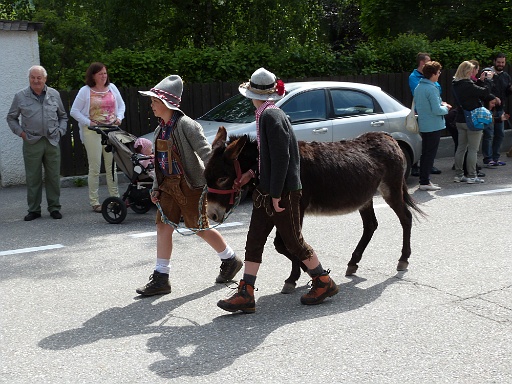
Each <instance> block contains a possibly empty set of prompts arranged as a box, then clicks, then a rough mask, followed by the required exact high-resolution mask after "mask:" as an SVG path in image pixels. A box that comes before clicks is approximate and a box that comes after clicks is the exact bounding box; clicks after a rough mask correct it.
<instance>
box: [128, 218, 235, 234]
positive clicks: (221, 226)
mask: <svg viewBox="0 0 512 384" xmlns="http://www.w3.org/2000/svg"><path fill="white" fill-rule="evenodd" d="M240 225H243V223H241V222H239V221H235V222H233V223H224V224H221V225H218V226H216V227H215V228H227V227H238V226H240ZM178 229H179V231H180V232H182V233H189V232H192V231H191V230H190V229H186V228H178ZM150 236H156V231H153V232H142V233H134V234H133V235H130V237H133V238H140V237H150Z"/></svg>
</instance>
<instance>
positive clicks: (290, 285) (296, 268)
mask: <svg viewBox="0 0 512 384" xmlns="http://www.w3.org/2000/svg"><path fill="white" fill-rule="evenodd" d="M274 247H275V248H276V251H277V252H279V253H280V254H282V255H284V256H286V258H287V259H288V260H290V261H291V262H292V270H291V272H290V276H289V277H288V278H287V279H286V280H285V281H284V286H283V289H282V290H281V293H292V292H293V291H294V290H295V286H296V285H297V280H299V277H300V274H301V272H300V270H301V268H302V270H303V271H304V272H306V271H307V270H308V268H307V267H306V265H305V264H304V263H303V262H302V261H300V260H299V258H298V257H296V256H295V255H292V254H291V253H290V252H289V251H288V248H286V246H285V245H284V242H283V238H282V237H281V234H280V233H279V231H276V237H275V239H274Z"/></svg>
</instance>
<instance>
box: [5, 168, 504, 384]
mask: <svg viewBox="0 0 512 384" xmlns="http://www.w3.org/2000/svg"><path fill="white" fill-rule="evenodd" d="M451 165H452V159H448V158H446V159H438V160H436V166H437V167H438V168H440V169H441V170H442V171H443V174H441V175H438V176H433V177H432V179H433V181H434V182H436V183H439V184H440V185H441V186H442V187H443V189H442V190H440V191H438V192H423V191H418V190H417V179H415V178H410V180H409V186H410V192H411V193H412V195H413V197H414V198H415V199H416V200H417V201H418V202H419V204H420V207H421V208H422V209H423V210H424V211H425V212H426V213H427V214H428V217H427V218H424V219H422V218H419V219H418V221H416V223H415V225H414V227H413V234H412V250H413V252H412V256H411V258H410V266H409V269H408V270H407V271H405V272H397V271H396V263H397V260H398V257H399V255H400V248H401V227H400V225H399V222H398V220H397V218H396V216H395V215H394V214H393V212H392V211H391V209H390V208H388V207H387V206H386V205H385V204H383V201H382V199H381V198H380V197H376V198H375V206H376V214H377V218H378V220H379V228H378V230H377V232H376V233H375V236H374V238H373V240H372V242H371V243H370V245H369V246H368V249H367V250H366V252H365V256H364V258H363V260H362V262H361V264H360V268H359V271H358V273H357V276H355V277H351V278H348V277H345V275H344V273H345V268H346V263H347V262H348V260H349V258H350V254H351V252H352V249H353V248H354V247H355V245H356V243H357V241H358V239H359V236H360V234H361V231H362V226H361V221H360V218H359V215H358V214H357V213H352V214H349V215H345V216H307V217H306V219H305V222H304V236H305V238H306V240H307V241H308V242H309V243H310V244H311V245H313V247H314V248H315V249H316V251H317V252H318V254H319V256H320V258H321V260H322V264H323V265H324V267H326V268H329V269H331V271H332V272H331V276H332V277H333V278H334V280H335V281H336V282H337V283H338V284H339V287H340V292H339V294H338V295H337V296H335V297H333V298H331V299H328V300H326V302H325V303H324V304H322V305H319V306H313V307H306V306H302V305H301V304H300V302H299V297H300V295H301V294H303V293H304V292H306V291H307V289H308V288H307V283H308V278H307V277H306V276H304V275H303V276H302V277H301V279H300V281H299V284H298V288H297V290H296V292H295V293H293V294H291V295H283V294H281V293H280V290H281V287H282V284H283V281H284V279H285V278H286V277H287V275H288V272H289V262H288V261H287V260H286V259H285V258H284V257H282V256H281V255H279V254H277V253H276V252H275V251H274V250H273V248H272V241H271V240H272V239H269V241H268V244H267V248H266V251H265V255H264V263H263V264H262V266H261V269H260V273H259V276H258V280H257V284H256V286H257V288H258V291H257V292H256V297H257V308H256V313H255V314H251V315H243V314H228V313H227V312H224V311H222V310H220V309H219V308H217V306H216V302H217V301H218V300H219V299H221V298H224V297H227V296H228V295H230V294H231V293H232V292H233V291H232V290H231V289H230V288H229V287H226V286H225V285H222V284H221V285H218V284H217V285H216V284H215V283H214V280H215V277H216V275H217V273H218V267H219V265H220V262H219V260H218V257H217V256H216V255H215V254H214V252H213V251H212V250H211V249H210V248H209V247H208V246H207V245H206V244H205V243H203V242H202V241H201V240H200V239H198V238H195V237H194V236H181V235H176V236H175V242H174V255H173V260H172V271H171V283H172V289H173V292H172V293H171V294H169V295H166V296H162V297H153V298H145V299H140V298H139V297H137V295H136V294H135V288H136V287H138V286H140V285H143V284H145V283H146V282H147V278H148V276H149V275H150V274H151V272H152V269H153V266H154V261H155V232H154V224H153V217H154V211H151V212H149V213H146V214H142V215H141V214H136V213H134V212H129V214H128V217H127V218H126V220H125V221H124V222H123V223H122V224H119V225H113V224H107V223H106V222H105V221H104V220H103V218H102V216H101V215H100V214H96V213H93V212H92V211H90V208H89V207H88V206H87V189H86V188H75V187H73V188H63V189H62V204H63V209H62V214H63V216H64V218H63V219H62V220H53V219H51V218H50V217H49V215H48V213H47V212H44V213H43V217H42V218H41V219H37V220H35V221H32V222H24V221H23V216H24V215H25V214H26V202H25V189H24V187H16V188H3V189H0V204H1V212H2V214H1V215H0V233H1V235H0V279H1V280H0V292H1V296H0V319H1V320H0V321H1V322H0V327H1V330H0V343H1V344H0V351H1V356H0V364H1V370H0V382H2V383H178V382H179V383H221V382H235V383H239V382H240V383H241V382H251V383H269V382H272V383H304V382H319V383H323V382H330V383H398V382H400V383H512V361H511V356H512V329H511V319H512V304H511V303H512V283H511V281H512V277H511V276H512V273H511V266H510V264H511V257H510V250H511V249H512V247H511V245H510V239H511V237H510V230H511V225H512V162H511V163H510V164H509V165H507V166H505V167H500V168H499V169H493V170H488V171H487V170H486V171H485V172H486V173H487V177H486V181H487V182H486V183H485V184H482V185H466V184H464V185H462V184H456V183H453V182H452V178H453V171H451ZM103 192H104V193H105V188H104V187H103ZM250 208H251V207H250V204H247V203H246V204H243V205H241V206H240V207H239V208H238V209H237V210H236V211H235V213H234V214H233V215H232V216H231V217H230V219H229V224H230V226H229V227H225V228H221V229H220V230H221V232H222V233H223V234H224V236H225V238H226V239H227V240H228V242H229V243H230V244H231V246H232V247H233V248H234V249H235V250H236V251H237V253H238V254H239V255H240V256H242V257H243V250H244V245H245V235H246V231H247V225H248V222H249V218H250ZM272 236H273V235H272Z"/></svg>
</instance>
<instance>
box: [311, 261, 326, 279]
mask: <svg viewBox="0 0 512 384" xmlns="http://www.w3.org/2000/svg"><path fill="white" fill-rule="evenodd" d="M324 272H325V271H324V268H323V267H322V264H320V263H319V264H318V266H317V267H316V268H313V269H309V270H308V274H309V276H311V277H317V276H320V275H323V273H324Z"/></svg>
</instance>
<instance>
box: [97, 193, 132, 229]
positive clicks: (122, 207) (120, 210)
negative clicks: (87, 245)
mask: <svg viewBox="0 0 512 384" xmlns="http://www.w3.org/2000/svg"><path fill="white" fill-rule="evenodd" d="M127 213H128V210H127V209H126V204H125V203H124V201H123V200H121V199H120V198H119V197H114V196H110V197H108V198H106V199H105V200H104V201H103V204H102V205H101V214H102V215H103V218H104V219H105V220H106V221H107V222H109V223H110V224H119V223H121V222H122V221H123V220H124V219H125V218H126V215H127Z"/></svg>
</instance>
